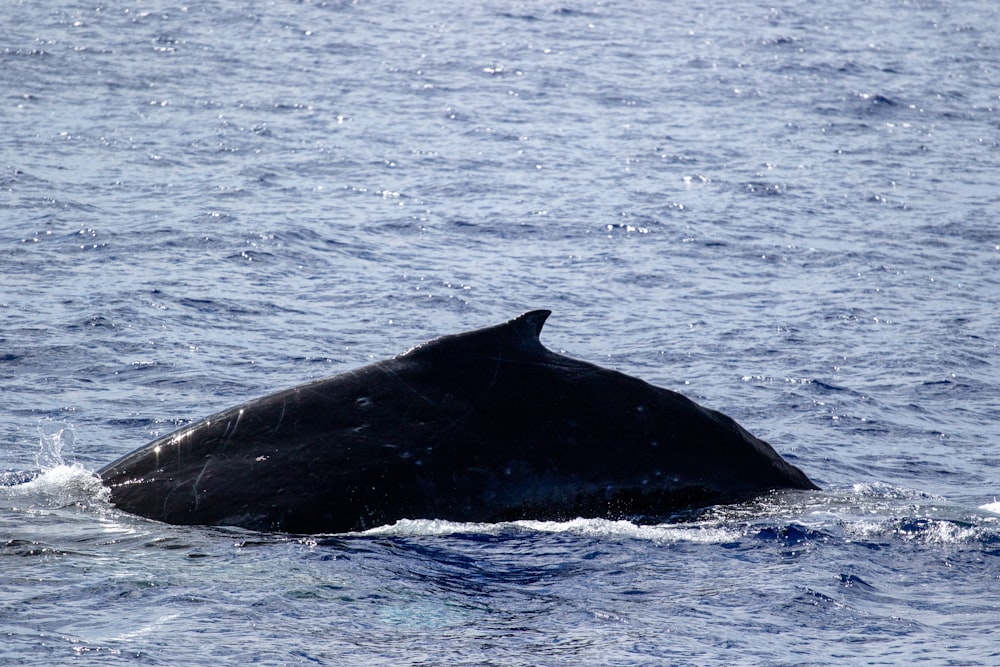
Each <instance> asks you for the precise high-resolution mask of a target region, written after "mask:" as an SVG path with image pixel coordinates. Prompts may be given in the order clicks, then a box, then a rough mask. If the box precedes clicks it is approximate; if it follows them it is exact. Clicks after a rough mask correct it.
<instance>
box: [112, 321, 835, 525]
mask: <svg viewBox="0 0 1000 667" xmlns="http://www.w3.org/2000/svg"><path fill="white" fill-rule="evenodd" d="M548 315H549V311H547V310H536V311H533V312H529V313H525V314H524V315H521V316H520V317H518V318H517V319H514V320H511V321H510V322H507V323H505V324H501V325H499V326H495V327H490V328H487V329H480V330H478V331H471V332H469V333H464V334H458V335H454V336H445V337H443V338H438V339H436V340H432V341H430V342H428V343H424V344H422V345H419V346H417V347H415V348H413V349H411V350H409V351H408V352H405V353H403V354H401V355H399V356H398V357H395V358H393V359H389V360H387V361H381V362H378V363H375V364H372V365H370V366H365V367H363V368H359V369H357V370H355V371H351V372H348V373H344V374H342V375H337V376H334V377H331V378H327V379H324V380H317V381H314V382H310V383H308V384H304V385H302V386H300V387H295V388H294V389H288V390H286V391H282V392H278V393H276V394H272V395H270V396H265V397H264V398H259V399H257V400H254V401H250V402H249V403H245V404H244V405H241V406H238V407H235V408H232V409H230V410H226V411H225V412H220V413H218V414H216V415H213V416H211V417H208V418H206V419H203V420H202V421H199V422H195V423H193V424H191V425H189V426H186V427H184V428H182V429H180V430H178V431H175V432H174V433H171V434H170V435H166V436H164V437H162V438H159V439H157V440H155V441H153V442H151V443H149V444H148V445H146V446H145V447H142V448H140V449H138V450H136V451H134V452H132V453H131V454H128V455H127V456H125V457H123V458H121V459H119V460H118V461H115V462H114V463H111V464H110V465H108V466H106V467H104V468H102V469H101V470H99V471H98V474H99V475H100V477H101V480H102V481H103V483H104V484H105V485H106V486H108V487H109V488H110V490H111V502H112V503H114V504H115V505H116V506H117V507H119V508H121V509H123V510H125V511H127V512H132V513H134V514H139V515H142V516H145V517H149V518H151V519H157V520H160V521H165V522H168V523H176V524H212V525H233V526H242V527H245V528H250V529H254V530H275V531H285V532H291V533H333V532H346V531H355V530H363V529H367V528H372V527H374V526H379V525H383V524H387V523H392V522H394V521H397V520H399V519H403V518H414V519H416V518H440V519H450V520H454V521H487V522H492V521H505V520H514V519H569V518H574V517H578V516H582V517H607V518H628V519H632V520H638V521H654V520H660V519H665V518H668V517H670V516H671V515H672V514H675V513H677V512H679V511H683V510H686V509H691V508H697V507H703V506H706V505H712V504H717V503H728V502H736V501H740V500H746V499H749V498H752V497H754V496H757V495H760V494H762V493H764V492H766V491H768V490H771V489H780V488H792V489H815V488H817V487H816V486H815V485H814V484H813V483H812V482H810V481H809V479H808V478H807V477H806V476H805V475H804V474H803V473H802V471H800V470H799V469H798V468H796V467H795V466H793V465H791V464H789V463H787V462H786V461H784V460H783V459H782V458H781V457H780V456H779V455H778V454H777V453H776V452H775V451H774V450H773V449H772V448H771V447H770V446H769V445H768V444H767V443H766V442H764V441H763V440H760V439H758V438H755V437H754V436H752V435H751V434H749V433H747V432H746V431H745V430H743V428H741V427H740V426H739V425H738V424H737V423H736V422H734V421H733V420H732V419H730V418H729V417H726V416H725V415H723V414H721V413H719V412H716V411H714V410H709V409H707V408H703V407H701V406H699V405H698V404H696V403H694V402H692V401H691V400H689V399H687V398H685V397H684V396H681V395H680V394H677V393H674V392H672V391H667V390H666V389H660V388H658V387H654V386H652V385H650V384H647V383H646V382H643V381H642V380H639V379H636V378H632V377H629V376H627V375H623V374H621V373H618V372H615V371H610V370H606V369H603V368H600V367H598V366H594V365H593V364H589V363H585V362H582V361H577V360H575V359H570V358H568V357H564V356H562V355H559V354H556V353H554V352H551V351H549V350H547V349H546V348H545V347H544V346H543V345H542V344H541V343H540V342H539V340H538V336H539V333H540V332H541V329H542V324H543V323H544V322H545V319H546V317H548Z"/></svg>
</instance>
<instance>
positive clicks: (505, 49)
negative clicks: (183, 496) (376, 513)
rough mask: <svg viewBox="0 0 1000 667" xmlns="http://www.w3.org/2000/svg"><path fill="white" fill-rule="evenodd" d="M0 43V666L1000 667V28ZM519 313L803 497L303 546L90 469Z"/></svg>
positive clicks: (273, 6)
mask: <svg viewBox="0 0 1000 667" xmlns="http://www.w3.org/2000/svg"><path fill="white" fill-rule="evenodd" d="M0 6H2V7H3V10H4V12H3V14H4V20H3V21H2V22H0V128H2V132H0V386H2V391H0V414H2V415H3V417H4V418H3V419H2V420H0V664H12V665H14V664H38V665H43V664H44V665H52V664H79V665H86V664H102V665H105V664H117V663H131V664H149V665H166V664H171V665H172V664H185V665H192V666H199V665H206V666H214V665H217V664H220V663H226V664H229V663H233V664H236V663H239V664H249V663H254V664H265V665H298V664H321V665H345V664H349V665H355V664H357V665H382V664H392V665H400V664H409V665H560V664H567V665H568V664H573V665H580V664H588V665H859V664H871V665H914V664H927V665H945V664H947V665H996V664H1000V641H998V640H997V639H996V627H997V619H998V618H1000V503H998V500H997V498H998V495H1000V399H998V396H1000V370H998V369H1000V347H998V346H1000V313H998V308H997V304H998V303H1000V187H998V186H997V182H998V178H1000V149H998V144H1000V41H998V39H997V35H998V34H1000V6H998V5H996V4H995V3H993V2H987V1H985V0H957V1H948V2H945V1H944V0H887V1H886V2H860V1H857V0H831V1H830V2H826V3H813V2H803V1H801V0H798V1H796V0H786V1H779V2H766V3H765V2H757V1H755V0H734V1H733V2H728V3H719V4H717V5H713V4H711V3H710V4H704V3H702V4H699V3H690V2H673V1H669V0H660V1H654V0H637V1H635V2H627V3H626V2H607V1H595V0H582V1H576V0H571V1H563V0H556V1H549V0H536V1H514V0H503V1H501V0H485V1H484V2H478V3H467V4H459V5H449V6H445V5H442V4H440V3H431V2H424V1H421V0H418V1H415V2H393V1H385V2H382V1H371V2H367V1H363V0H357V1H353V2H352V1H346V0H345V1H329V2H324V1H319V0H317V1H312V2H308V1H302V2H291V1H286V0H270V1H266V2H265V1H251V0H237V1H233V2H226V1H222V0H207V1H205V2H199V3H191V4H189V5H185V4H175V3H171V2H162V1H159V0H149V1H146V2H123V3H119V2H111V3H103V4H102V3H86V2H79V1H75V0H53V1H52V2H45V3H37V2H22V1H18V0H5V2H3V3H2V5H0ZM535 308H547V309H551V310H552V311H553V314H552V316H551V317H550V319H549V322H548V324H547V325H546V328H545V330H544V331H543V333H542V342H543V343H544V344H546V345H547V346H548V347H549V348H551V349H552V350H555V351H557V352H561V353H564V354H567V355H570V356H573V357H575V358H578V359H583V360H586V361H590V362H593V363H597V364H599V365H602V366H605V367H608V368H613V369H616V370H619V371H622V372H624V373H627V374H629V375H634V376H637V377H641V378H643V379H645V380H647V381H649V382H652V383H653V384H656V385H659V386H662V387H665V388H668V389H672V390H675V391H679V392H681V393H683V394H685V395H687V396H689V397H690V398H692V399H694V400H696V401H698V402H699V403H701V404H703V405H706V406H708V407H711V408H715V409H717V410H721V411H722V412H725V413H726V414H728V415H730V416H732V417H733V418H735V419H736V420H737V421H739V422H740V423H741V424H742V425H743V426H744V427H746V428H747V429H748V430H749V431H751V432H753V433H754V434H755V435H758V436H760V437H762V438H764V439H765V440H767V441H768V442H770V443H771V444H772V445H773V446H774V447H775V449H776V450H777V451H778V452H779V453H781V454H782V455H783V456H784V457H785V458H786V459H788V460H789V461H790V462H792V463H794V464H795V465H797V466H799V467H801V468H802V469H803V470H804V471H805V472H806V473H807V474H808V475H809V476H810V477H811V478H812V479H813V480H814V481H816V482H817V483H818V484H819V485H820V486H822V488H823V490H822V491H818V492H798V493H791V494H778V495H772V496H765V497H763V498H759V499H757V500H755V501H752V502H748V503H744V504H741V505H736V506H727V507H716V508H711V509H710V510H709V511H708V512H707V513H705V514H704V515H702V516H699V517H698V518H697V519H693V520H691V521H688V522H679V523H670V524H662V525H652V526H637V525H634V524H631V523H629V522H619V521H608V520H595V519H576V520H573V521H568V522H554V523H553V522H533V521H523V522H514V523H505V524H463V523H449V522H446V521H441V520H436V519H431V518H420V517H414V518H413V519H412V520H405V521H402V522H399V523H397V524H393V525H390V526H383V527H379V528H376V529H373V530H371V531H368V532H365V533H360V534H347V535H321V536H309V537H302V536H293V535H283V534H265V533H253V532H249V531H245V530H239V529H232V528H219V527H214V528H209V527H179V526H171V525H164V524H159V523H156V522H153V521H149V520H146V519H142V518H139V517H135V516H131V515H128V514H125V513H123V512H121V511H119V510H116V509H115V508H114V507H112V506H111V505H110V504H109V503H108V501H107V497H106V493H104V492H103V491H102V489H101V487H100V485H99V483H98V482H97V481H96V478H95V477H94V474H93V473H94V471H95V470H97V469H98V468H100V467H101V466H103V465H105V464H106V463H108V462H110V461H112V460H114V459H116V458H118V457H119V456H121V455H123V454H125V453H127V452H129V451H131V450H132V449H135V448H136V447H139V446H141V445H142V444H144V443H146V442H148V441H149V440H151V439H153V438H154V437H157V436H159V435H163V434H165V433H168V432H170V431H171V430H173V429H175V428H178V427H180V426H182V425H184V424H187V423H189V422H190V421H192V420H197V419H200V418H202V417H204V416H207V415H209V414H211V413H213V412H216V411H219V410H222V409H225V408H228V407H231V406H233V405H237V404H239V403H242V402H244V401H246V400H248V399H251V398H254V397H257V396H261V395H264V394H267V393H270V392H273V391H276V390H279V389H283V388H286V387H289V386H294V385H297V384H300V383H303V382H306V381H308V380H311V379H315V378H319V377H324V376H327V375H333V374H336V373H339V372H343V371H347V370H350V369H353V368H357V367H359V366H362V365H364V364H367V363H370V362H372V361H374V360H378V359H384V358H387V357H390V356H392V355H394V354H398V353H400V352H402V351H404V350H406V349H408V348H409V347H411V346H413V345H415V344H417V343H420V342H422V341H425V340H428V339H430V338H433V337H436V336H439V335H443V334H450V333H458V332H461V331H467V330H471V329H476V328H480V327H484V326H489V325H493V324H498V323H500V322H503V321H506V320H508V319H510V318H512V317H514V316H516V315H519V314H520V313H522V312H524V311H527V310H531V309H535Z"/></svg>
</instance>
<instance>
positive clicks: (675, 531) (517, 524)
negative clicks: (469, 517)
mask: <svg viewBox="0 0 1000 667" xmlns="http://www.w3.org/2000/svg"><path fill="white" fill-rule="evenodd" d="M510 530H520V531H527V532H539V533H573V534H575V535H581V536H587V537H602V538H609V537H610V538H619V539H621V538H627V539H639V540H649V541H653V542H703V543H712V544H716V543H720V542H729V541H732V540H736V539H739V538H740V537H741V536H742V533H741V532H740V531H739V530H737V529H733V528H726V527H723V526H720V525H718V524H716V523H714V522H713V523H710V524H698V523H694V524H659V525H637V524H634V523H632V522H631V521H611V520H608V519H583V518H577V519H571V520H569V521H511V522H507V523H462V522H456V521H444V520H441V519H402V520H400V521H397V522H396V523H393V524H390V525H386V526H379V527H378V528H372V529H371V530H366V531H364V532H362V533H360V534H361V535H365V536H369V537H370V536H389V537H415V536H431V535H454V534H470V533H471V534H481V535H499V534H501V533H504V532H508V531H510Z"/></svg>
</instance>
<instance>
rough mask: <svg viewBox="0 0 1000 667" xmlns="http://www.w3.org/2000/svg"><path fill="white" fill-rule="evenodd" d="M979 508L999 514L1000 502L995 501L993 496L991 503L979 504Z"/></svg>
mask: <svg viewBox="0 0 1000 667" xmlns="http://www.w3.org/2000/svg"><path fill="white" fill-rule="evenodd" d="M979 509H981V510H986V511H987V512H993V513H994V514H1000V502H997V499H996V498H994V499H993V502H992V503H986V504H985V505H980V506H979Z"/></svg>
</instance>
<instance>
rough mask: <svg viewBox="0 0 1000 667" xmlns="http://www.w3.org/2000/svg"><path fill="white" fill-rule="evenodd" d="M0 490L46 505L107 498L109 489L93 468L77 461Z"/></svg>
mask: <svg viewBox="0 0 1000 667" xmlns="http://www.w3.org/2000/svg"><path fill="white" fill-rule="evenodd" d="M0 493H2V494H3V495H5V496H6V497H8V498H31V499H32V500H33V501H34V502H39V503H43V504H47V505H66V504H69V503H72V502H76V501H78V500H91V499H96V498H103V497H106V496H107V494H108V490H107V488H105V487H104V486H103V485H102V484H101V480H100V478H98V477H97V475H95V474H94V472H93V471H91V470H87V469H86V468H84V467H83V466H82V465H80V464H79V463H74V464H72V465H65V464H60V465H56V466H53V467H52V468H49V469H48V470H43V471H42V473H41V474H40V475H38V477H35V478H34V479H31V480H29V481H27V482H24V483H22V484H16V485H14V486H6V487H2V489H0Z"/></svg>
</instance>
